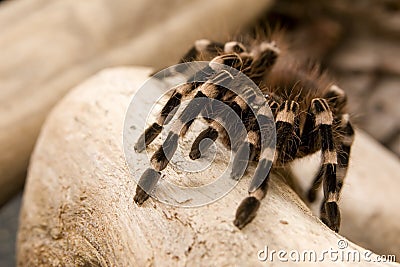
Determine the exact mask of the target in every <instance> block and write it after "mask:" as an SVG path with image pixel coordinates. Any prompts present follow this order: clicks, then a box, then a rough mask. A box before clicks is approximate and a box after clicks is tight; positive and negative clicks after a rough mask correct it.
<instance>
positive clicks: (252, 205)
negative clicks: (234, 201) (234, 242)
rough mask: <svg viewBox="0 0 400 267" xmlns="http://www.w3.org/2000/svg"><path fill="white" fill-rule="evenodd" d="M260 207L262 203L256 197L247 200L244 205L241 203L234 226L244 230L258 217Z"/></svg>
mask: <svg viewBox="0 0 400 267" xmlns="http://www.w3.org/2000/svg"><path fill="white" fill-rule="evenodd" d="M259 207H260V201H259V200H258V199H257V198H255V197H247V198H245V199H244V200H243V201H242V203H240V205H239V207H238V209H237V211H236V216H235V220H234V221H233V224H234V225H235V226H236V227H237V228H239V229H242V228H243V227H245V226H246V225H247V224H248V223H249V222H251V221H252V220H253V219H254V217H256V214H257V210H258V208H259Z"/></svg>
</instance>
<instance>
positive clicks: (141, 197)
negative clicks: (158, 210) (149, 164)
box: [133, 168, 161, 206]
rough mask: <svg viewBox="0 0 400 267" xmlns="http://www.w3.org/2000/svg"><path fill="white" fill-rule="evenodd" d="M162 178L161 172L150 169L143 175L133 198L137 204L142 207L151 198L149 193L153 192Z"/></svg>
mask: <svg viewBox="0 0 400 267" xmlns="http://www.w3.org/2000/svg"><path fill="white" fill-rule="evenodd" d="M160 177H161V173H160V172H157V171H155V170H153V169H150V168H149V169H147V170H146V171H145V172H144V173H143V174H142V176H141V177H140V179H139V183H138V185H137V187H136V194H135V196H134V197H133V200H134V201H135V203H136V204H138V205H139V206H141V205H142V204H143V203H144V202H145V201H146V200H147V199H148V198H149V197H150V195H149V194H148V193H147V192H151V191H152V190H153V189H154V187H155V186H156V184H157V182H158V180H159V179H160Z"/></svg>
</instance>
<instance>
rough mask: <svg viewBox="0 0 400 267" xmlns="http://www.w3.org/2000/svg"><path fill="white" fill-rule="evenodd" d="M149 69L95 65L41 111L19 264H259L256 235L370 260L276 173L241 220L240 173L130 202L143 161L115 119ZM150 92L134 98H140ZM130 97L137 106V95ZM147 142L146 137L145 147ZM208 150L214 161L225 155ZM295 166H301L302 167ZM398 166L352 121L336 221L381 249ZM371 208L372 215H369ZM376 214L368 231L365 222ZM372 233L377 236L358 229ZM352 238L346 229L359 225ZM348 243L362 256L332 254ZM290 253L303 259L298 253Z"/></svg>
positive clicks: (277, 245) (287, 247)
mask: <svg viewBox="0 0 400 267" xmlns="http://www.w3.org/2000/svg"><path fill="white" fill-rule="evenodd" d="M151 72H152V70H150V69H147V68H139V67H137V68H116V69H111V70H106V71H102V72H100V73H99V74H98V75H96V76H94V77H93V78H91V79H89V80H87V81H86V82H84V83H82V84H81V85H80V86H78V87H77V88H76V89H75V90H73V91H72V92H71V93H70V94H69V95H68V96H67V97H65V98H64V99H63V100H62V101H61V102H60V103H59V104H58V105H57V106H56V108H55V109H54V110H53V111H52V113H51V114H50V115H49V117H48V119H47V121H46V123H45V126H44V127H43V131H42V132H41V135H40V137H39V139H38V142H37V145H36V148H35V151H34V154H33V156H32V161H31V165H30V168H29V175H28V180H27V184H26V188H25V192H24V198H23V206H22V211H21V219H20V228H19V233H18V248H17V250H18V252H17V253H18V255H17V260H18V265H19V266H92V265H94V266H263V265H268V266H269V265H270V264H271V255H270V254H268V256H269V258H268V259H267V260H266V261H260V260H259V259H258V257H261V259H262V258H263V257H265V255H266V254H265V253H264V252H263V251H262V250H265V248H266V247H268V249H269V252H271V250H275V251H279V250H283V251H286V252H287V254H285V255H281V258H284V259H287V261H288V262H292V261H293V260H292V259H291V258H290V255H289V254H291V255H292V257H293V258H297V257H303V256H302V255H304V251H306V250H307V251H315V253H316V255H317V256H318V259H321V257H322V254H323V253H324V251H330V250H332V251H338V252H337V253H336V254H337V255H338V257H340V258H338V259H335V257H336V256H330V255H328V254H325V260H324V261H322V262H319V263H318V266H332V265H333V262H335V266H376V263H375V262H372V261H373V260H374V259H377V258H376V257H377V255H376V254H373V253H371V254H369V252H368V251H367V250H366V249H364V248H362V247H360V246H358V245H356V244H355V243H353V242H351V241H349V240H348V239H346V238H345V237H343V236H341V235H339V234H336V233H334V232H333V231H331V230H330V229H329V228H327V227H326V226H325V225H323V224H322V223H321V222H320V221H319V219H317V217H315V216H314V215H312V213H311V212H310V210H309V208H308V207H307V206H306V205H305V204H304V203H303V202H302V201H301V199H300V198H299V197H298V195H297V194H295V193H294V192H293V190H292V189H291V188H290V187H289V186H288V185H287V184H286V183H284V182H283V181H282V180H281V179H280V178H279V177H276V176H273V177H272V180H271V183H270V190H269V192H268V194H267V197H266V198H265V199H264V200H263V202H262V205H261V207H260V210H259V212H258V215H257V217H256V218H255V219H254V221H253V222H251V223H250V224H249V225H248V226H246V227H245V228H244V229H242V230H238V229H237V228H235V226H234V225H233V223H232V220H233V219H234V214H235V210H236V208H237V206H238V204H239V203H240V201H241V200H242V199H243V198H244V197H245V196H246V195H247V184H248V182H249V178H250V177H247V176H246V177H244V178H243V179H242V180H241V182H240V183H239V184H238V185H237V186H236V187H235V188H234V189H233V190H232V191H231V192H229V193H228V194H227V195H226V196H224V197H223V198H221V199H219V200H218V201H216V202H214V203H211V204H209V205H205V206H201V207H197V208H179V207H173V206H169V205H166V204H163V203H160V202H157V201H155V200H153V199H149V200H148V201H147V202H146V203H145V204H144V205H143V206H142V207H138V206H137V205H136V204H134V202H133V196H134V194H135V188H136V183H135V180H134V177H137V176H139V175H140V174H141V173H142V172H143V171H144V169H145V168H146V166H147V164H146V162H141V161H140V157H142V156H140V155H142V154H133V155H136V157H137V167H136V168H137V169H135V170H134V172H133V176H134V177H132V174H131V173H130V171H129V168H128V165H127V163H126V161H125V156H124V152H123V144H122V140H123V129H124V119H125V115H126V112H127V109H128V105H129V103H130V101H131V99H132V97H133V96H134V95H135V93H136V92H137V90H138V88H139V87H140V86H141V85H142V84H143V82H144V80H145V79H146V78H147V77H148V75H149V73H151ZM160 93H163V90H162V89H161V88H160ZM136 96H137V94H136ZM148 97H151V96H148ZM148 97H147V98H146V96H144V97H143V98H142V99H140V101H139V102H138V103H142V102H143V103H145V102H146V101H148ZM137 109H138V114H139V113H140V109H141V107H140V105H138V106H137ZM138 114H130V116H132V118H133V119H134V120H136V121H137V125H140V123H141V122H142V121H143V119H144V118H143V117H142V116H139V115H138ZM132 126H135V125H132ZM131 129H132V130H134V131H136V130H137V131H141V129H135V127H132V128H131ZM154 149H155V148H154V147H150V152H151V151H154ZM218 162H219V163H218ZM218 162H217V163H216V164H217V165H216V166H217V167H218V166H219V165H220V164H222V162H223V161H221V160H220V161H218ZM217 167H216V168H213V169H211V173H212V172H213V171H214V170H217V169H218V168H217ZM301 168H303V172H304V173H306V171H307V170H305V169H304V168H305V167H304V166H302V167H301ZM382 169H383V170H382ZM399 170H400V164H399V162H398V161H396V160H395V159H393V156H392V155H390V154H388V153H387V152H385V151H383V150H382V148H381V147H380V146H379V145H377V144H376V143H375V142H374V141H372V140H371V139H370V138H368V137H366V135H365V134H362V133H361V132H358V133H357V135H356V141H355V146H354V149H353V153H352V163H351V169H350V172H349V177H347V180H346V184H345V185H344V187H345V191H344V192H343V193H344V195H343V201H342V207H343V221H342V223H343V225H344V229H346V228H349V227H350V228H351V227H353V228H351V229H352V231H356V232H358V233H359V234H361V233H362V234H363V236H362V238H363V241H365V243H364V244H365V245H367V246H368V247H369V249H374V244H375V243H374V242H376V240H377V238H379V237H380V235H382V236H384V237H385V238H386V239H385V241H386V248H383V247H380V249H381V250H380V252H381V253H382V252H383V251H385V253H389V251H393V248H394V249H396V247H397V248H398V239H395V238H392V239H390V238H389V236H390V235H393V236H399V233H400V228H399V225H398V224H397V225H396V224H392V223H390V222H389V221H393V222H397V221H399V214H398V212H397V204H398V203H399V202H398V201H399V197H398V194H397V192H396V189H397V188H399V184H400V180H399V179H393V177H394V176H395V175H396V174H397V173H399ZM167 173H168V174H169V178H171V179H172V180H175V181H178V180H179V179H184V175H185V174H184V173H183V174H182V173H181V172H174V170H171V169H170V170H168V172H167ZM171 174H174V175H172V176H171ZM215 175H218V174H215ZM377 175H379V179H377ZM208 176H210V175H209V173H208ZM203 178H204V179H207V178H210V177H204V175H202V174H201V173H200V174H199V176H198V179H199V180H201V179H203ZM381 181H385V182H384V183H381ZM389 181H390V182H389ZM356 182H357V183H358V184H355V183H356ZM367 188H368V190H372V189H373V188H379V190H373V197H372V195H371V191H364V190H367ZM361 206H364V207H363V208H361ZM371 214H373V216H374V217H373V220H374V223H373V226H371V225H368V221H371V217H370V215H371ZM353 219H354V221H353ZM360 222H361V223H360ZM378 225H379V228H380V229H379V232H378V233H375V232H374V231H372V230H376V229H378ZM360 227H362V228H360ZM346 234H350V233H347V232H346ZM375 234H378V236H376V237H375V238H366V237H367V236H370V237H371V236H373V235H375ZM351 238H352V240H353V241H356V240H355V239H356V238H357V235H356V234H353V236H352V237H351ZM370 242H372V243H370ZM377 243H378V245H379V246H382V244H383V242H377ZM342 246H347V247H346V248H345V249H341V247H342ZM391 249H392V250H391ZM292 251H294V252H292ZM296 251H297V252H298V253H299V254H297V252H296ZM343 252H346V253H344V256H341V255H343ZM349 252H350V253H351V255H353V254H356V255H360V257H361V258H360V262H358V261H357V259H356V260H354V261H356V262H353V261H352V258H344V260H341V259H342V258H343V257H352V256H346V255H348V253H349ZM358 253H359V254H358ZM365 253H366V254H365ZM365 255H369V257H370V258H371V262H367V259H365V258H364V257H365ZM306 257H308V256H307V255H306ZM311 257H312V256H311ZM318 259H317V260H318ZM346 259H347V260H346ZM312 260H313V258H312ZM272 261H273V266H281V265H282V266H283V265H284V264H287V262H282V261H283V260H279V259H278V254H275V255H274V256H273V260H272ZM298 264H299V265H300V266H309V265H310V263H309V261H307V260H302V259H301V258H300V259H299V263H298ZM285 266H286V265H285ZM380 266H399V265H398V264H395V263H392V264H389V263H384V264H382V265H380Z"/></svg>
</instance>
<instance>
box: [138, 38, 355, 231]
mask: <svg viewBox="0 0 400 267" xmlns="http://www.w3.org/2000/svg"><path fill="white" fill-rule="evenodd" d="M195 60H211V61H210V63H209V65H208V66H207V67H206V68H204V69H203V70H202V71H201V75H203V76H205V78H206V79H207V80H208V81H207V82H203V83H199V82H194V81H193V80H192V81H191V80H190V79H189V81H188V82H187V83H186V84H183V85H181V86H178V87H177V88H176V89H175V90H174V92H173V94H172V96H171V97H170V98H169V100H168V101H167V103H166V104H165V106H164V107H163V109H162V110H161V113H160V114H159V115H158V118H157V120H156V122H154V123H153V124H152V125H150V126H149V127H148V128H147V129H146V131H145V132H144V133H143V134H142V135H141V136H140V138H139V140H138V142H137V144H136V145H135V150H136V151H138V152H140V151H142V150H144V149H145V148H146V146H147V145H149V144H150V143H151V142H152V141H153V140H154V139H155V138H156V137H157V136H158V135H159V134H160V133H161V130H162V128H163V126H164V124H166V123H167V122H168V120H169V119H168V118H170V117H171V113H174V110H175V108H176V107H177V106H178V105H179V104H180V103H181V101H182V99H183V98H184V97H186V96H188V95H189V94H192V95H194V98H193V99H196V98H199V97H205V98H210V99H217V100H220V101H222V102H224V103H226V104H227V105H229V106H230V107H231V108H232V109H233V110H234V111H235V112H236V113H237V114H238V115H239V117H240V118H241V119H242V121H243V123H244V125H245V127H246V130H247V137H246V139H245V140H243V141H245V142H241V145H238V146H235V147H234V145H233V144H232V145H231V144H230V142H229V140H227V138H226V132H225V130H224V129H223V127H222V126H221V124H219V123H217V122H216V121H212V120H208V122H209V127H208V128H207V129H206V130H204V131H203V132H201V133H200V134H199V136H198V137H197V138H196V140H195V141H194V143H193V146H192V149H191V151H190V158H191V159H193V160H194V159H197V158H199V157H200V151H199V144H200V141H202V140H203V139H205V138H209V139H211V140H213V141H215V140H217V139H220V140H221V141H222V143H224V144H225V145H226V146H227V147H229V148H231V149H232V150H233V151H235V158H234V162H236V163H239V162H243V161H245V162H246V161H247V162H249V161H258V162H259V165H258V167H257V169H256V171H255V175H254V176H255V177H254V178H253V180H252V182H251V185H250V187H249V196H248V197H246V198H245V199H244V200H243V201H242V202H241V204H240V205H239V207H238V209H237V211H236V218H235V220H234V224H235V225H236V226H237V227H238V228H240V229H241V228H243V227H244V226H246V225H247V224H248V223H249V222H250V221H251V220H252V219H253V218H254V217H255V215H256V212H257V210H258V208H259V206H260V201H261V200H262V199H263V198H264V197H265V195H266V193H267V189H268V180H269V169H270V166H271V165H272V167H273V168H279V167H287V166H288V163H290V162H292V161H293V160H295V159H296V158H301V157H304V156H307V155H310V154H313V153H315V152H317V151H319V150H321V151H322V153H321V167H320V170H319V172H318V173H317V174H316V176H315V178H314V180H313V184H312V186H311V188H310V189H309V191H308V194H307V197H308V200H309V201H310V202H313V201H314V200H315V198H316V192H317V190H318V188H319V187H320V185H321V184H322V183H323V189H324V190H323V191H324V199H323V203H322V205H321V208H320V217H321V220H322V221H323V222H324V223H325V224H326V225H327V226H328V227H330V228H331V229H332V230H334V231H336V232H337V231H339V227H340V211H339V207H338V204H337V201H338V199H339V195H340V191H341V188H342V185H343V180H344V177H345V175H346V172H347V168H348V162H349V154H350V148H351V145H352V142H353V138H354V131H353V127H352V125H351V123H350V121H349V115H348V114H347V112H346V94H345V92H344V91H343V90H342V89H340V88H339V87H338V86H336V85H334V84H333V83H332V82H331V81H330V80H329V78H327V75H325V74H324V73H321V71H319V69H318V68H317V67H315V66H314V67H313V66H308V65H307V64H301V63H299V62H297V61H296V60H295V59H294V57H293V56H292V55H291V54H290V53H289V52H288V51H283V50H280V49H279V48H278V47H277V45H276V44H275V42H273V41H256V40H253V41H248V42H245V43H241V42H237V41H232V42H227V43H225V44H222V43H218V42H212V41H209V40H198V41H196V42H195V44H194V46H193V47H192V48H191V49H190V50H189V51H188V53H187V54H186V55H185V56H184V57H183V58H182V60H181V62H190V61H195ZM213 63H220V64H225V65H228V66H230V67H233V68H235V69H237V70H240V71H241V72H243V73H244V74H246V75H247V76H248V77H249V78H250V79H251V80H252V81H254V83H255V84H257V85H259V87H260V88H261V90H262V92H263V94H265V98H266V99H265V101H266V102H267V103H268V104H269V106H270V108H271V111H272V112H273V116H274V120H275V127H276V134H277V140H276V150H275V154H274V155H273V156H272V157H270V156H267V153H263V151H260V133H261V132H262V131H260V129H259V127H257V125H256V124H255V122H254V121H255V120H254V118H255V115H256V114H254V113H252V112H251V111H250V109H249V106H248V105H247V103H246V102H245V101H243V99H242V98H240V97H238V96H237V95H235V94H234V93H232V92H231V91H229V90H227V89H224V88H222V87H220V86H218V85H215V84H214V83H213V81H215V80H217V79H232V77H229V75H227V74H226V73H224V72H221V71H220V70H219V69H218V67H216V66H215V65H214V64H213ZM193 92H194V93H193ZM193 102H194V101H193V100H192V101H191V102H190V103H189V104H188V106H187V107H186V108H185V110H184V111H183V112H182V114H181V117H185V116H187V115H188V114H190V115H192V116H198V115H201V114H202V112H203V111H204V109H205V107H202V106H199V105H194V104H192V103H193ZM192 122H193V120H191V121H188V122H185V121H184V120H183V119H181V125H180V126H181V127H180V128H181V129H182V130H181V132H180V133H179V132H178V130H174V129H175V128H173V129H172V130H171V132H170V133H169V134H168V137H167V138H166V140H165V141H164V143H163V145H162V146H160V147H159V149H158V150H157V151H156V152H155V153H154V154H153V156H152V158H151V164H152V168H149V169H147V170H146V171H145V172H144V173H143V175H142V177H141V178H140V180H139V185H140V186H139V185H138V186H137V189H136V195H135V197H134V201H135V202H136V203H137V204H138V205H141V204H142V203H143V202H144V201H145V200H146V199H147V198H148V197H149V195H148V194H147V193H146V191H147V192H150V191H151V190H152V188H154V187H155V184H156V182H157V181H158V179H159V178H160V171H162V170H163V169H164V168H165V167H166V166H167V165H168V163H169V159H170V158H171V156H172V155H173V154H174V152H175V150H176V148H177V142H178V138H179V134H180V135H181V136H182V135H184V134H185V133H186V131H187V130H188V129H189V127H190V125H191V124H192ZM228 124H229V122H228ZM178 128H179V127H178ZM244 146H248V147H249V148H250V153H249V154H246V155H248V158H243V157H244V155H245V153H242V148H243V147H244ZM239 165H240V164H237V166H239ZM235 166H236V165H235V164H234V167H233V170H232V173H231V176H232V178H234V179H237V178H238V177H237V175H236V173H237V170H236V169H235V168H237V167H235ZM257 176H258V178H257ZM260 177H264V178H265V179H264V178H263V182H262V183H261V185H257V186H256V187H255V186H254V184H256V183H254V180H255V179H260ZM149 190H150V191H149Z"/></svg>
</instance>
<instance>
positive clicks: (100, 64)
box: [0, 0, 271, 205]
mask: <svg viewBox="0 0 400 267" xmlns="http://www.w3.org/2000/svg"><path fill="white" fill-rule="evenodd" d="M270 2H271V0H263V1H259V0H251V1H250V2H248V3H247V4H246V5H243V3H242V1H240V0H234V1H231V0H229V1H228V0H224V1H218V2H215V1H211V0H207V1H199V0H197V1H183V0H175V1H158V2H153V1H145V0H141V1H135V3H132V1H128V0H115V1H113V2H112V4H111V2H107V1H102V0H92V1H74V0H54V1H43V0H31V1H10V2H9V3H4V5H2V6H1V7H0V26H2V27H1V29H2V34H1V36H0V47H1V48H2V49H0V58H1V61H0V151H1V153H0V205H1V204H2V203H4V202H5V201H6V200H7V199H8V198H9V197H10V196H11V195H13V194H14V193H15V192H16V191H17V190H18V189H20V188H21V186H22V184H23V180H24V177H25V175H24V174H25V172H26V167H27V165H28V160H29V156H30V153H31V151H32V148H33V145H34V143H35V140H36V138H37V135H38V133H39V130H40V127H41V125H42V123H43V121H44V119H45V117H46V115H47V113H48V112H49V110H50V109H51V108H52V107H53V105H54V104H55V103H56V102H57V101H58V100H59V99H60V98H61V97H62V96H63V95H64V94H65V93H66V92H68V90H69V89H70V88H71V87H73V86H75V85H76V84H77V83H79V82H80V81H82V80H83V79H85V78H86V77H89V76H90V75H92V74H94V73H96V72H97V71H99V70H100V69H102V68H105V67H109V66H116V65H121V64H134V63H136V64H143V65H151V66H155V67H160V66H164V65H167V64H169V63H172V62H177V61H178V59H179V57H180V56H181V55H183V53H184V52H185V50H187V49H188V48H189V46H190V45H191V44H192V43H193V42H194V40H196V39H197V38H202V37H203V38H204V37H209V38H216V37H218V36H219V38H221V36H222V38H226V37H227V35H230V34H232V33H234V32H235V31H237V29H238V28H239V27H240V26H243V25H246V23H248V22H249V21H251V20H252V19H254V18H255V17H256V16H257V15H258V14H259V13H260V12H262V11H263V10H265V8H267V7H268V5H269V4H270Z"/></svg>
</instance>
